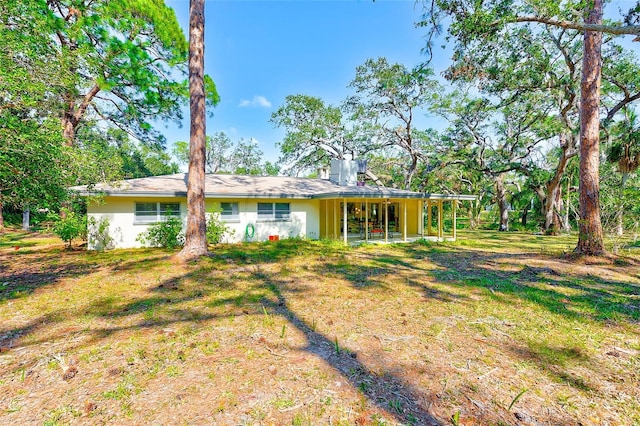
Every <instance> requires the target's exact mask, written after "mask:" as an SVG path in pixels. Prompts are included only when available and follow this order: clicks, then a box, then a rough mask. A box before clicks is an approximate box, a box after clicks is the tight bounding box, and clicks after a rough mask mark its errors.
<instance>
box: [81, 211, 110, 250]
mask: <svg viewBox="0 0 640 426" xmlns="http://www.w3.org/2000/svg"><path fill="white" fill-rule="evenodd" d="M87 238H88V242H89V245H90V246H91V247H93V248H94V249H96V250H108V249H111V248H113V237H112V236H111V235H110V234H109V219H107V218H106V217H103V218H102V219H100V220H96V218H95V217H90V218H89V220H88V226H87Z"/></svg>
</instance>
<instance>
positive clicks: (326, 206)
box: [324, 200, 329, 239]
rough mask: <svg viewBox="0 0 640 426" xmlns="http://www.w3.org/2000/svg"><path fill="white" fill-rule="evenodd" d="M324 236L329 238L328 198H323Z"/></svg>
mask: <svg viewBox="0 0 640 426" xmlns="http://www.w3.org/2000/svg"><path fill="white" fill-rule="evenodd" d="M324 237H325V238H326V239H329V200H324Z"/></svg>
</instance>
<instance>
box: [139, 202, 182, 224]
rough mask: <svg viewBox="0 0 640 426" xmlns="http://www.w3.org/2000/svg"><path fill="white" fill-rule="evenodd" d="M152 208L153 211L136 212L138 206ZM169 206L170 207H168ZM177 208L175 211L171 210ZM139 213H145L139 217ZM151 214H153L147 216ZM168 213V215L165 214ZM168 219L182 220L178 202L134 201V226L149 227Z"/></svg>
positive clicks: (180, 205) (180, 206) (180, 207)
mask: <svg viewBox="0 0 640 426" xmlns="http://www.w3.org/2000/svg"><path fill="white" fill-rule="evenodd" d="M142 205H146V207H150V206H151V205H153V206H154V210H150V209H149V210H138V206H142ZM169 206H171V207H169ZM176 206H177V209H176V210H175V211H174V210H173V209H174V208H175V207H176ZM140 213H146V214H143V215H140ZM149 213H153V214H149ZM167 213H170V214H167ZM170 217H177V218H182V204H181V203H180V202H179V201H178V202H166V201H135V202H134V207H133V223H134V224H135V225H149V224H153V223H158V222H162V221H166V220H167V219H168V218H170Z"/></svg>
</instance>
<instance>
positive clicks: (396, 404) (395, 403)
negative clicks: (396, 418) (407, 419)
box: [389, 399, 402, 414]
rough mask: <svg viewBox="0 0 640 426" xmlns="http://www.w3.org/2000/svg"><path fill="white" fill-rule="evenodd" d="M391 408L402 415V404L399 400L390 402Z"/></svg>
mask: <svg viewBox="0 0 640 426" xmlns="http://www.w3.org/2000/svg"><path fill="white" fill-rule="evenodd" d="M389 408H391V409H392V410H393V411H395V412H396V413H398V414H401V413H402V402H400V401H399V400H397V399H392V400H391V401H389Z"/></svg>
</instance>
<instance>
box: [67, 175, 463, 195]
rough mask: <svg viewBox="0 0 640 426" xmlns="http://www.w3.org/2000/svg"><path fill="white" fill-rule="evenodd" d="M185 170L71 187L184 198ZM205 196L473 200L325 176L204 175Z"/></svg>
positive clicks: (86, 191) (94, 191)
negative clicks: (343, 181) (346, 183)
mask: <svg viewBox="0 0 640 426" xmlns="http://www.w3.org/2000/svg"><path fill="white" fill-rule="evenodd" d="M187 177H188V174H187V173H177V174H173V175H164V176H152V177H146V178H138V179H128V180H123V181H119V182H115V183H113V184H98V185H95V186H93V187H87V186H86V185H85V186H76V187H73V188H71V189H72V190H75V191H78V192H79V193H80V194H82V195H95V194H104V195H108V196H115V197H186V196H187ZM205 197H206V198H218V199H222V198H293V199H328V198H417V199H439V200H474V199H475V198H476V197H475V196H474V195H457V194H425V193H420V192H412V191H405V190H401V189H395V188H384V187H377V186H340V185H338V184H337V183H335V182H332V181H330V180H324V179H312V178H299V177H287V176H242V175H215V174H207V175H206V178H205Z"/></svg>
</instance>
